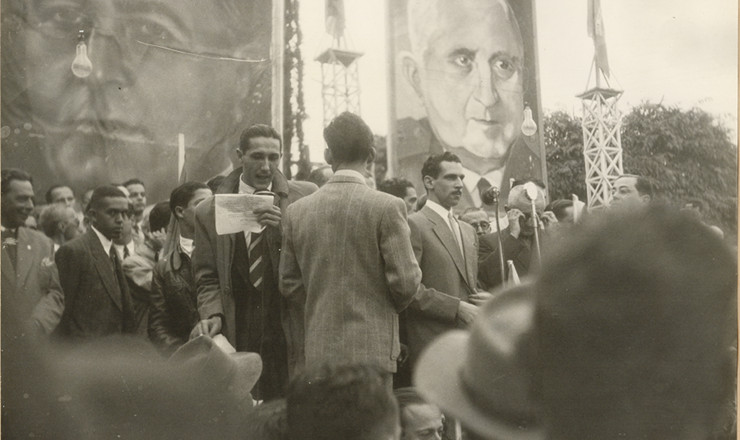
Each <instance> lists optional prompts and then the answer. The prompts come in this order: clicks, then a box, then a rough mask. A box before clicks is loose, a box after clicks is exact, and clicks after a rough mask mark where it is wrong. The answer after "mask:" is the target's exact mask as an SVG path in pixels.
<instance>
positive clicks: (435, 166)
mask: <svg viewBox="0 0 740 440" xmlns="http://www.w3.org/2000/svg"><path fill="white" fill-rule="evenodd" d="M442 162H457V163H462V162H461V161H460V158H459V157H457V155H456V154H454V153H450V152H449V151H445V152H444V153H440V154H435V155H432V156H429V157H428V158H427V160H425V161H424V165H422V167H421V180H424V177H426V176H431V177H432V178H434V179H436V178H438V177H439V173H441V172H442V166H441V164H442Z"/></svg>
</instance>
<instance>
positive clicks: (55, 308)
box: [0, 227, 64, 333]
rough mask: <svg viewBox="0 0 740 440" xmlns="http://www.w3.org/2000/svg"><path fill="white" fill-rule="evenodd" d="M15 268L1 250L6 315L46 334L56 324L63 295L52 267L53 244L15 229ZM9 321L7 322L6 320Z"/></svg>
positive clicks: (36, 235)
mask: <svg viewBox="0 0 740 440" xmlns="http://www.w3.org/2000/svg"><path fill="white" fill-rule="evenodd" d="M17 240H18V243H17V245H16V247H17V253H16V264H17V267H16V268H14V267H13V263H11V260H10V255H9V254H8V253H7V251H6V250H5V249H3V251H2V305H1V306H0V308H2V309H3V315H4V316H5V313H14V314H16V317H15V320H16V322H32V323H34V324H35V325H37V326H38V327H40V328H41V329H42V330H43V331H44V332H45V333H50V332H51V331H53V330H54V328H56V326H57V324H58V323H59V318H60V317H61V315H62V309H63V308H64V296H63V295H62V287H61V286H60V285H59V273H58V272H57V267H56V265H55V264H54V243H53V242H52V241H51V240H50V239H49V238H48V237H47V236H45V235H44V234H42V233H40V232H37V231H34V230H32V229H28V228H25V227H20V228H18V236H17ZM8 322H10V321H8Z"/></svg>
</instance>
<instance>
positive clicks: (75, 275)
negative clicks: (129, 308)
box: [56, 228, 124, 338]
mask: <svg viewBox="0 0 740 440" xmlns="http://www.w3.org/2000/svg"><path fill="white" fill-rule="evenodd" d="M56 262H57V266H58V267H59V279H60V280H61V283H62V289H63V290H64V302H65V306H64V313H62V320H61V322H60V323H59V327H58V328H57V334H59V335H60V336H62V337H68V338H89V337H97V336H105V335H109V334H116V333H122V332H123V328H124V327H123V321H124V311H123V308H124V305H123V301H124V299H123V297H122V292H121V289H120V287H119V285H118V280H117V279H116V274H115V272H114V270H113V265H112V264H111V260H110V257H109V256H108V254H106V252H105V250H104V249H103V245H102V244H101V243H100V239H98V236H97V235H95V231H93V230H92V228H90V229H88V230H87V232H85V233H84V234H83V235H82V236H80V237H77V238H76V239H74V240H72V241H70V242H68V243H65V244H64V245H62V247H60V248H59V250H58V251H57V253H56Z"/></svg>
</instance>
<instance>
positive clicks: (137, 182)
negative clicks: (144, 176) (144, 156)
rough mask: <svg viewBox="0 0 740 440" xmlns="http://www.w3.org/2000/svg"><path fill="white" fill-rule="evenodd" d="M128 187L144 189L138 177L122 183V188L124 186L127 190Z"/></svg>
mask: <svg viewBox="0 0 740 440" xmlns="http://www.w3.org/2000/svg"><path fill="white" fill-rule="evenodd" d="M129 185H141V186H143V187H144V188H146V185H144V182H142V181H141V179H139V178H138V177H134V178H133V179H128V180H127V181H125V182H123V186H125V187H126V188H128V187H129Z"/></svg>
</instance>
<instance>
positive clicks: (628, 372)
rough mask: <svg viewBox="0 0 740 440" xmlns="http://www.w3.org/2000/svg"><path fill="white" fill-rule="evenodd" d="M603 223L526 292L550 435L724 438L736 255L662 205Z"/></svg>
mask: <svg viewBox="0 0 740 440" xmlns="http://www.w3.org/2000/svg"><path fill="white" fill-rule="evenodd" d="M603 220H604V223H597V224H595V225H594V224H592V225H588V226H587V227H586V228H584V229H583V230H582V231H581V232H580V233H579V234H577V235H578V238H577V240H576V241H575V242H573V243H572V244H571V245H570V246H567V247H565V248H563V249H562V251H561V252H559V253H557V254H555V255H553V258H551V259H550V261H549V262H546V264H545V266H544V267H543V272H542V275H541V277H540V279H539V281H538V282H537V284H536V290H537V294H538V297H537V298H538V304H537V306H536V312H535V321H534V326H535V335H536V337H535V351H536V355H537V362H536V365H537V366H538V368H537V371H536V372H537V373H538V375H539V377H538V380H537V383H536V387H535V389H536V390H537V391H538V392H537V394H538V395H539V397H540V399H541V401H542V406H543V409H544V411H543V415H544V424H545V427H546V430H547V432H548V436H549V438H551V439H553V440H558V439H586V438H599V439H610V438H613V439H617V438H656V439H657V438H660V439H663V438H666V439H667V438H671V439H689V438H692V439H694V438H696V439H699V438H701V439H706V438H730V436H731V437H732V438H734V437H735V436H734V435H732V434H731V433H730V432H729V431H730V430H731V429H732V428H727V429H726V430H724V432H723V427H724V426H726V425H727V422H728V420H729V419H725V418H724V415H726V414H732V413H731V412H730V411H734V409H733V407H732V405H731V402H732V401H733V398H734V387H733V385H734V384H735V381H734V374H735V359H736V356H737V351H736V343H737V339H736V330H737V323H736V310H737V302H736V298H737V278H736V275H737V273H736V261H735V258H734V257H733V256H732V254H731V252H730V251H729V250H728V249H727V248H725V247H724V246H723V244H722V243H721V241H720V239H719V238H718V237H716V236H715V234H714V233H713V232H712V231H711V230H709V229H707V228H702V227H697V225H698V222H697V221H696V220H692V219H690V218H689V217H688V216H684V215H681V214H679V213H678V212H677V211H673V210H669V209H667V208H664V207H651V208H648V209H644V208H643V209H638V210H633V212H632V213H631V214H628V215H618V216H614V217H613V218H609V219H603ZM725 411H727V413H726V414H725ZM730 425H732V423H731V421H730Z"/></svg>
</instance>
